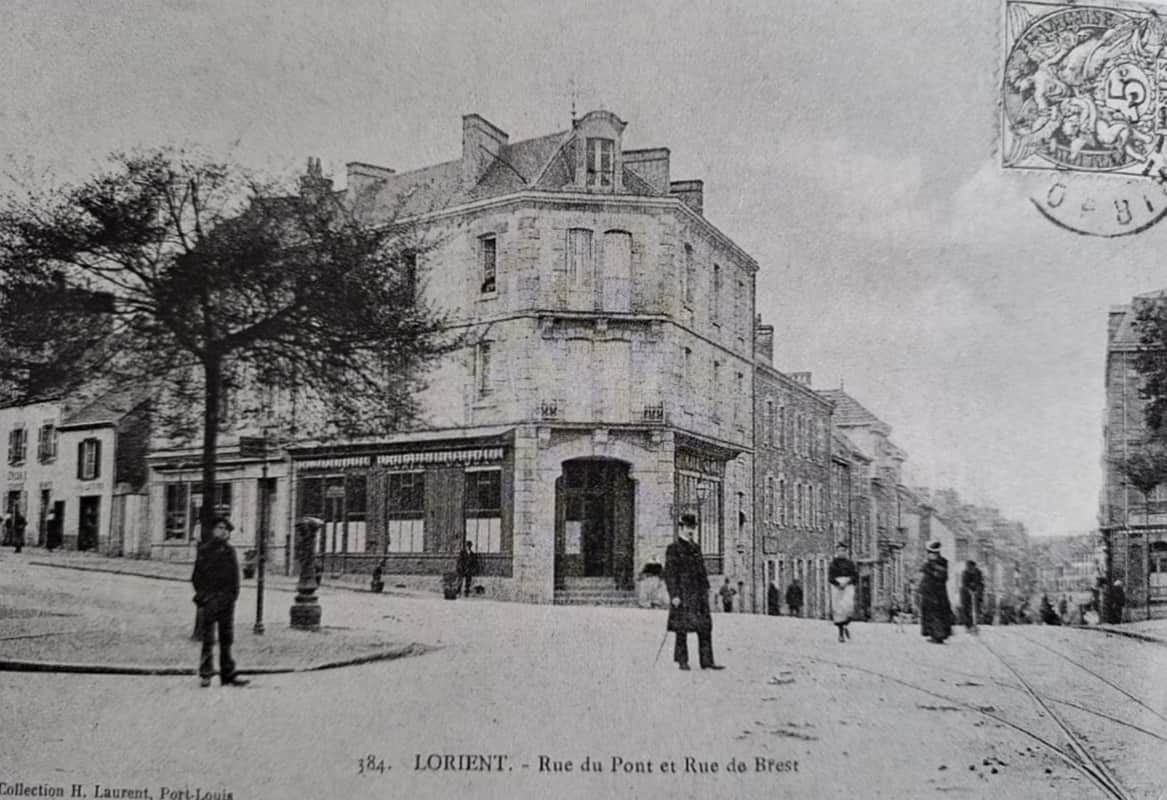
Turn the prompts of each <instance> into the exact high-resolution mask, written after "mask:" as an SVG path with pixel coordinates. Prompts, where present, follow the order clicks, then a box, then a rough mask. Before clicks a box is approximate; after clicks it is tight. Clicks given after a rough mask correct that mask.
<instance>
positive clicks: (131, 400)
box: [0, 392, 150, 556]
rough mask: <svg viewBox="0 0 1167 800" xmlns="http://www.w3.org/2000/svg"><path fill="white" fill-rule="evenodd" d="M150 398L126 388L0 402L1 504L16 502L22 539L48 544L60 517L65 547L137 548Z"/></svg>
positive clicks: (141, 534)
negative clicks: (52, 519) (1, 447)
mask: <svg viewBox="0 0 1167 800" xmlns="http://www.w3.org/2000/svg"><path fill="white" fill-rule="evenodd" d="M149 425H150V420H149V413H148V405H146V404H144V403H142V402H141V401H140V398H137V397H134V396H132V395H127V394H125V393H116V392H115V393H107V394H104V395H98V396H97V397H96V399H92V398H91V402H88V403H84V404H78V403H77V402H72V403H70V402H67V401H64V400H49V401H41V402H31V403H27V404H22V405H14V406H8V407H5V408H0V431H2V432H4V442H5V444H6V450H5V461H6V469H5V472H4V483H3V495H2V499H3V512H4V513H5V514H11V513H13V512H14V511H15V510H17V509H19V511H20V513H21V514H22V515H23V516H24V517H25V519H26V521H27V528H26V530H25V539H24V540H25V543H26V544H28V545H32V546H45V545H47V544H48V532H49V531H48V527H49V526H48V518H49V513H50V511H52V512H53V513H54V514H55V515H56V516H57V518H58V520H59V523H58V524H59V528H60V536H61V538H60V541H59V542H58V543H57V544H56V546H59V547H62V548H64V549H69V550H94V551H97V552H101V553H104V554H106V555H117V556H120V555H133V556H140V555H143V554H144V553H145V551H146V549H147V545H146V542H147V541H148V535H147V533H146V520H145V502H144V500H145V496H144V493H143V487H144V484H145V480H146V469H145V456H146V446H147V441H148V436H149Z"/></svg>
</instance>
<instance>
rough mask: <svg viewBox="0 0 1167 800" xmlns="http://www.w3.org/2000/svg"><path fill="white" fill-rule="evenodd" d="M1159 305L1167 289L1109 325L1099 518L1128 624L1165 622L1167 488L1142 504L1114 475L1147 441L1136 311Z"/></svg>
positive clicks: (1118, 310)
mask: <svg viewBox="0 0 1167 800" xmlns="http://www.w3.org/2000/svg"><path fill="white" fill-rule="evenodd" d="M1164 298H1167V289H1161V290H1159V291H1155V292H1149V293H1147V294H1142V295H1138V296H1136V297H1135V298H1133V300H1132V302H1131V304H1130V305H1123V306H1114V307H1112V308H1111V309H1110V317H1109V321H1108V325H1107V346H1106V419H1105V426H1104V429H1103V453H1102V470H1103V480H1104V484H1103V487H1102V492H1101V503H1100V506H1101V507H1100V509H1099V515H1098V516H1099V528H1100V530H1101V533H1102V537H1103V541H1104V542H1105V543H1106V544H1105V547H1106V549H1107V550H1108V551H1109V553H1108V557H1107V562H1108V564H1107V566H1108V568H1109V576H1110V577H1111V578H1112V579H1116V580H1121V581H1122V582H1123V585H1124V587H1125V592H1126V600H1127V604H1126V610H1125V612H1124V615H1125V618H1126V619H1128V620H1129V619H1143V618H1150V617H1163V616H1165V615H1167V483H1161V484H1159V485H1158V486H1156V487H1154V488H1153V489H1152V490H1151V491H1150V493H1149V496H1147V497H1144V496H1143V494H1142V492H1140V491H1139V490H1138V489H1137V488H1136V487H1135V486H1133V485H1131V484H1130V482H1129V481H1128V480H1127V479H1126V478H1125V477H1124V476H1123V474H1122V472H1121V470H1120V468H1119V467H1120V465H1121V464H1122V462H1123V460H1124V459H1125V458H1127V457H1128V456H1129V455H1131V454H1132V453H1134V452H1136V451H1137V449H1138V448H1139V446H1140V445H1141V444H1142V443H1143V442H1144V441H1145V440H1146V438H1147V426H1146V421H1145V419H1144V411H1143V408H1144V403H1145V401H1144V400H1143V398H1142V396H1141V392H1140V390H1141V388H1142V385H1143V376H1142V374H1141V373H1140V372H1139V371H1138V370H1137V369H1136V368H1135V358H1136V356H1137V353H1138V350H1139V347H1140V335H1139V331H1138V326H1137V324H1136V323H1137V319H1138V317H1137V314H1138V307H1139V305H1140V304H1141V303H1151V302H1164V301H1165V300H1164Z"/></svg>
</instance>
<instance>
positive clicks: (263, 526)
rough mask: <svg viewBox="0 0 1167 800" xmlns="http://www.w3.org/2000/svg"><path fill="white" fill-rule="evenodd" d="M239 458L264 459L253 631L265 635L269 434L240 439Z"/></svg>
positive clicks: (260, 491) (257, 540)
mask: <svg viewBox="0 0 1167 800" xmlns="http://www.w3.org/2000/svg"><path fill="white" fill-rule="evenodd" d="M239 457H240V458H259V459H262V465H261V467H260V469H261V473H260V474H261V477H260V479H259V498H260V500H259V524H258V526H257V530H256V534H255V626H254V627H253V628H252V631H253V632H254V633H255V634H256V635H263V632H264V627H263V574H264V562H265V561H267V527H268V504H269V503H270V497H269V494H268V484H267V432H266V431H264V435H263V436H241V437H239Z"/></svg>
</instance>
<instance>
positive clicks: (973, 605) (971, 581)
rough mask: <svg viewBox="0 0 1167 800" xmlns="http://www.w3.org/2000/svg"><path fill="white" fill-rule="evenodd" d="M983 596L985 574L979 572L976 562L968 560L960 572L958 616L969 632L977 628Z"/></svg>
mask: <svg viewBox="0 0 1167 800" xmlns="http://www.w3.org/2000/svg"><path fill="white" fill-rule="evenodd" d="M984 596H985V576H984V575H982V574H981V568H980V567H978V566H977V562H975V561H971V560H970V561H968V562H966V563H965V566H964V572H962V573H960V616H961V621H962V622H964V627H965V630H967V631H968V632H969V633H972V632H973V631H975V630H976V629H977V622H978V621H979V620H980V618H981V601H982V599H983V598H984Z"/></svg>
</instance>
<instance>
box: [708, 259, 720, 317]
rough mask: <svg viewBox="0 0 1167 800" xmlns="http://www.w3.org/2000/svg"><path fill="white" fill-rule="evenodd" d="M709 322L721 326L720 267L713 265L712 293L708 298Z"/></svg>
mask: <svg viewBox="0 0 1167 800" xmlns="http://www.w3.org/2000/svg"><path fill="white" fill-rule="evenodd" d="M709 321H710V322H712V323H713V324H714V325H720V324H721V266H720V265H718V264H714V265H713V293H712V294H711V295H710V297H709Z"/></svg>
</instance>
